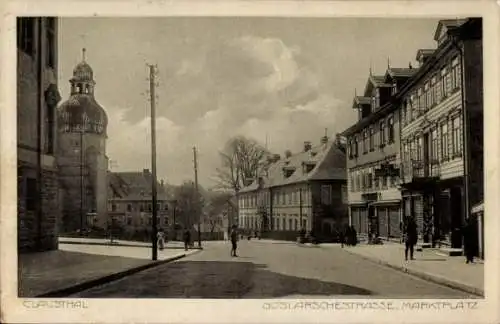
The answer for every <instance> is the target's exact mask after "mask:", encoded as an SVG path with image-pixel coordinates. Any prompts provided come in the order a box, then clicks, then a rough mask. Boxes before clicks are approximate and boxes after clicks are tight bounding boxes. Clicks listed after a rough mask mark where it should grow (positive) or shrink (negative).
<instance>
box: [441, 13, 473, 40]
mask: <svg viewBox="0 0 500 324" xmlns="http://www.w3.org/2000/svg"><path fill="white" fill-rule="evenodd" d="M467 20H468V19H464V18H461V19H460V18H457V19H443V20H440V21H439V23H438V25H437V28H436V31H435V33H434V40H435V41H438V40H439V38H440V37H441V35H442V33H444V32H447V31H448V30H451V29H455V28H457V27H460V26H462V25H463V24H464V23H465V22H467Z"/></svg>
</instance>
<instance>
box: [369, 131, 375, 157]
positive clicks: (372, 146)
mask: <svg viewBox="0 0 500 324" xmlns="http://www.w3.org/2000/svg"><path fill="white" fill-rule="evenodd" d="M374 137H375V134H374V130H373V126H370V151H373V150H374V149H375V138H374Z"/></svg>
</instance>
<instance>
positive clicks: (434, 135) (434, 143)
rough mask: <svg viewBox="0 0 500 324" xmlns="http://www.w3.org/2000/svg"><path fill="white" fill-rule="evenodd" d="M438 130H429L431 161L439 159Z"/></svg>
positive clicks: (434, 161)
mask: <svg viewBox="0 0 500 324" xmlns="http://www.w3.org/2000/svg"><path fill="white" fill-rule="evenodd" d="M438 144H439V142H438V130H437V128H436V129H433V130H432V131H431V154H430V155H431V163H436V162H437V161H438V159H439V146H438Z"/></svg>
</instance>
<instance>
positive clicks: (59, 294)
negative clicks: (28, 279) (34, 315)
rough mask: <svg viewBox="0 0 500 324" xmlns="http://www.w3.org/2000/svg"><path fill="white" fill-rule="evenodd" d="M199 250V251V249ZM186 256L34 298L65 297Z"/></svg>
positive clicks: (132, 269)
mask: <svg viewBox="0 0 500 324" xmlns="http://www.w3.org/2000/svg"><path fill="white" fill-rule="evenodd" d="M199 251H201V250H199ZM199 251H195V252H193V253H190V254H189V255H193V254H195V253H197V252H199ZM186 256H187V254H181V255H177V256H175V257H171V258H168V259H165V260H160V261H152V262H150V263H147V264H145V265H142V266H139V267H135V268H130V269H127V270H123V271H119V272H115V273H112V274H110V275H106V276H103V277H99V278H96V279H91V280H89V281H85V282H82V283H79V284H76V285H74V286H69V287H66V288H61V289H57V290H54V291H49V292H47V293H43V294H40V295H38V296H35V297H34V298H63V297H67V296H68V295H72V294H76V293H79V292H82V291H84V290H87V289H90V288H93V287H96V286H100V285H103V284H107V283H110V282H112V281H116V280H118V279H122V278H124V277H126V276H130V275H133V274H135V273H138V272H141V271H144V270H148V269H151V268H154V267H156V266H160V265H162V264H166V263H169V262H173V261H177V260H179V259H182V258H184V257H186Z"/></svg>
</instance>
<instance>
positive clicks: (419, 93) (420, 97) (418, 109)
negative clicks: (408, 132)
mask: <svg viewBox="0 0 500 324" xmlns="http://www.w3.org/2000/svg"><path fill="white" fill-rule="evenodd" d="M417 101H418V102H417V107H416V109H415V110H416V114H415V118H417V117H418V116H420V114H421V113H422V112H423V111H424V110H425V102H424V101H425V97H424V94H423V90H422V88H420V89H418V91H417Z"/></svg>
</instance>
